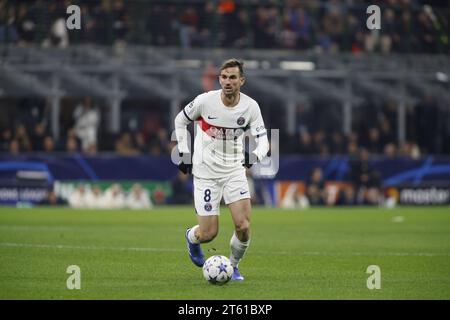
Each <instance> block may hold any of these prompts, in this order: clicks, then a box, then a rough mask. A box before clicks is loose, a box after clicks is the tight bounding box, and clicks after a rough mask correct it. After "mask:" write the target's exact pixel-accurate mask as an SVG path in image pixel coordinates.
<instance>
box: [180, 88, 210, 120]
mask: <svg viewBox="0 0 450 320" xmlns="http://www.w3.org/2000/svg"><path fill="white" fill-rule="evenodd" d="M204 97H205V94H200V95H198V96H197V97H195V99H194V100H192V101H191V102H189V103H188V104H187V105H186V106H185V107H184V108H183V113H184V116H185V117H186V118H187V119H188V120H189V121H195V120H197V119H198V118H200V117H201V114H202V107H203V100H204Z"/></svg>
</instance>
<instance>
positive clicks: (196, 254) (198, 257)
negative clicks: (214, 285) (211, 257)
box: [185, 229, 205, 267]
mask: <svg viewBox="0 0 450 320" xmlns="http://www.w3.org/2000/svg"><path fill="white" fill-rule="evenodd" d="M190 230H191V229H187V230H186V233H185V238H186V242H187V247H188V251H189V258H191V260H192V262H193V263H194V264H195V265H196V266H197V267H203V264H204V263H205V257H204V255H203V252H202V248H201V247H200V244H196V243H191V242H190V241H189V238H188V233H189V231H190Z"/></svg>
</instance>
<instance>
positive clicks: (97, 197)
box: [85, 186, 105, 209]
mask: <svg viewBox="0 0 450 320" xmlns="http://www.w3.org/2000/svg"><path fill="white" fill-rule="evenodd" d="M85 206H86V208H88V209H101V208H104V207H105V199H104V195H103V191H102V189H100V187H99V186H94V187H93V188H92V191H91V192H89V193H87V194H86V199H85Z"/></svg>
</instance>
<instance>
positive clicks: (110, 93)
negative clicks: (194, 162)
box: [0, 0, 450, 206]
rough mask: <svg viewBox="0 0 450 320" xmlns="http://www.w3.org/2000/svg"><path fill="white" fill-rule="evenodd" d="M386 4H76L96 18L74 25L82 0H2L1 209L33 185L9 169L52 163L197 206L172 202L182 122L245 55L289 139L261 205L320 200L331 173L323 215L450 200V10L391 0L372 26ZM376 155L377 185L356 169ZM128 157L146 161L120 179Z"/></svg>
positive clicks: (250, 85) (60, 172)
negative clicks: (393, 202)
mask: <svg viewBox="0 0 450 320" xmlns="http://www.w3.org/2000/svg"><path fill="white" fill-rule="evenodd" d="M381 3H382V2H381V1H363V0H361V1H357V0H354V1H336V0H335V1H317V0H309V1H296V0H290V1H233V0H221V1H206V0H205V1H202V0H189V1H175V0H173V1H138V0H134V1H127V2H126V4H125V2H124V1H122V0H114V1H108V0H102V1H71V2H70V4H78V5H79V6H80V8H81V15H82V17H83V19H82V26H81V29H80V30H68V29H66V28H64V26H63V27H61V23H62V22H64V21H65V19H66V18H67V16H68V14H67V13H66V8H67V6H68V5H69V2H68V1H13V2H11V1H6V0H0V131H1V136H0V148H1V150H0V152H1V156H0V161H1V166H0V168H1V173H2V178H1V179H0V180H1V184H2V185H1V186H0V188H2V187H3V189H5V190H4V194H5V196H4V199H6V200H2V199H3V198H0V202H2V203H11V202H14V201H18V200H17V199H18V198H17V197H18V196H17V197H15V198H14V197H13V195H14V194H13V193H11V192H9V191H10V189H11V188H19V187H20V188H22V189H23V188H26V186H25V187H24V186H23V185H22V184H19V183H18V182H17V181H19V180H20V181H22V180H23V179H22V180H21V179H18V178H17V175H18V174H19V172H22V171H23V170H22V169H17V170H16V169H12V168H15V167H14V166H6V165H5V164H7V163H14V164H17V163H19V164H23V163H24V162H25V163H28V162H31V161H35V160H36V161H37V162H38V163H40V164H43V165H45V166H47V167H48V168H50V169H49V171H48V173H49V174H51V175H52V177H54V178H55V180H56V182H57V183H73V185H72V186H73V187H75V185H76V182H77V181H79V180H83V181H88V182H89V183H91V184H94V183H97V182H99V181H100V182H103V181H108V183H109V184H108V183H106V182H105V183H106V184H105V185H104V186H103V187H104V189H106V188H107V187H109V186H110V185H111V184H112V183H113V182H117V181H127V183H129V185H127V188H128V189H127V190H129V188H131V185H132V182H130V181H140V182H143V183H144V184H143V185H144V187H146V188H147V190H149V191H150V193H151V199H152V202H153V203H154V204H156V205H157V204H163V203H171V202H180V203H185V202H186V201H187V200H186V198H185V197H178V199H177V197H172V187H171V181H175V178H176V176H177V172H176V168H175V167H174V166H173V164H172V163H171V161H170V155H171V152H172V150H173V147H174V145H175V142H174V141H173V139H172V136H171V133H172V129H173V128H172V126H173V118H174V117H175V115H176V114H177V112H178V111H179V110H180V108H181V107H183V106H184V105H186V104H187V103H189V100H188V99H190V97H192V96H194V95H195V94H198V93H199V92H202V91H207V90H212V89H216V88H218V83H217V81H216V80H215V77H216V73H217V70H216V67H217V66H218V65H219V64H220V62H221V61H223V60H225V59H227V58H229V57H239V58H240V59H243V60H244V61H245V66H246V70H247V74H246V76H247V78H248V82H247V84H246V85H245V87H244V92H247V93H249V94H250V95H251V96H255V97H258V100H259V101H260V106H261V110H262V112H263V115H264V117H265V121H266V125H267V127H268V128H269V129H278V130H279V134H280V138H279V140H280V141H279V149H280V153H281V156H280V170H279V172H278V174H277V175H276V176H275V177H273V178H272V179H267V180H266V179H262V178H261V177H257V176H255V177H254V178H255V192H256V194H257V197H256V199H258V202H259V203H260V204H264V205H269V206H280V205H281V204H282V203H283V201H284V203H288V202H289V203H291V205H292V203H294V204H295V203H297V204H298V205H299V206H304V205H305V201H303V200H301V199H303V198H302V197H303V196H305V195H308V193H309V192H308V190H311V188H310V187H311V185H310V183H309V180H308V177H309V174H310V173H311V172H312V170H313V168H315V167H318V168H320V169H321V170H322V175H323V179H324V181H323V183H322V184H321V185H322V187H323V190H324V191H323V195H322V198H321V200H320V201H319V200H318V201H317V202H316V201H315V200H314V201H311V200H313V199H312V198H314V199H316V196H312V195H309V197H308V200H309V201H308V203H309V204H310V205H314V204H316V203H317V204H321V205H338V204H371V205H379V204H381V203H384V201H385V199H386V198H388V197H387V196H386V194H387V193H389V195H392V194H396V193H395V192H393V191H392V190H391V189H389V192H387V190H388V188H393V187H395V188H397V191H398V197H397V198H398V199H397V200H398V201H399V202H401V203H403V202H405V203H408V201H416V200H417V199H416V198H417V197H419V198H420V195H419V196H417V197H415V196H411V194H413V193H414V192H418V191H416V190H418V188H426V190H428V191H427V192H434V191H436V190H435V189H436V188H438V189H437V191H436V192H437V193H439V192H441V191H442V192H447V193H449V194H450V186H449V185H448V181H450V179H449V178H448V175H449V171H450V169H449V166H450V160H449V156H448V155H449V154H450V125H449V123H450V108H449V106H450V90H449V89H450V88H449V82H448V75H449V74H450V59H449V51H450V44H449V34H450V32H449V30H450V29H449V25H448V15H449V13H450V11H449V5H448V1H436V2H433V6H430V5H427V3H428V2H427V1H419V0H417V1H414V0H411V1H399V0H391V1H389V3H388V4H386V3H384V2H383V6H382V7H383V12H382V14H383V15H382V29H381V30H368V29H367V28H366V26H365V20H366V18H367V14H366V12H365V10H366V8H367V6H368V5H369V4H380V5H381ZM84 105H89V107H83V106H84ZM83 108H87V109H89V110H90V112H91V113H90V114H91V115H92V116H91V117H90V118H89V117H87V116H86V117H84V118H83V112H82V109H83ZM89 119H91V120H92V121H90V120H89ZM83 121H84V122H85V123H84V124H83ZM86 123H87V124H88V125H90V126H91V127H90V129H89V130H86V127H85V126H84V125H85V124H86ZM80 128H81V129H80ZM362 150H366V151H367V152H368V163H369V164H370V166H371V167H373V168H374V170H375V171H376V172H377V174H378V176H379V177H378V182H377V183H376V185H371V187H373V188H374V189H373V190H377V191H372V192H367V190H361V181H360V180H355V179H356V178H354V176H353V175H352V172H353V168H354V167H355V166H356V165H355V163H356V162H357V158H358V157H359V155H360V153H361V151H362ZM130 159H132V160H130ZM124 161H133V162H134V163H135V164H136V166H134V167H133V168H130V169H127V170H123V169H122V170H117V169H118V168H120V167H121V166H122V165H123V163H124ZM153 166H155V167H153ZM16 167H17V168H21V167H20V166H16ZM62 168H64V169H62ZM127 168H129V166H127ZM154 168H157V170H155V169H154ZM360 169H361V164H360ZM14 170H15V171H14ZM32 171H33V170H32ZM33 172H34V171H33ZM14 179H15V180H16V182H14V183H12V182H11V181H12V180H14ZM8 181H9V182H8ZM49 181H50V182H48V185H47V186H44V187H43V186H42V184H38V185H37V186H35V187H36V188H44V189H45V190H53V189H55V187H54V186H55V182H54V181H53V180H49ZM289 181H291V182H292V183H294V182H295V183H298V182H300V183H301V184H303V187H302V188H298V190H299V192H300V195H298V196H296V197H297V198H296V200H295V201H294V200H292V199H291V200H289V201H288V200H286V199H284V198H283V197H285V191H283V192H281V191H277V190H278V189H280V190H281V189H283V190H285V189H286V190H288V189H289V186H288V185H286V186H284V187H283V188H279V184H283V185H284V184H289V183H290V182H289ZM179 183H180V184H182V183H181V182H179ZM59 186H61V185H59ZM8 188H10V189H8ZM179 188H180V190H185V189H183V186H182V185H180V186H179ZM433 188H434V189H433ZM22 189H21V190H22ZM369 189H371V188H369ZM403 189H405V190H407V191H405V192H404V193H405V194H407V196H404V199H407V200H404V201H403V200H402V199H403V198H402V190H403ZM8 190H9V191H8ZM17 190H19V189H17ZM17 190H16V191H17ZM55 190H57V194H58V196H60V197H62V198H64V199H63V200H68V197H67V195H66V194H65V193H64V192H63V191H62V190H64V188H63V187H62V188H56V189H55ZM289 190H294V188H291V189H289ZM295 190H297V189H295ZM433 190H434V191H433ZM8 192H9V193H8ZM19 194H20V192H18V191H17V195H19ZM362 194H363V195H362ZM8 195H9V196H10V197H9V198H8ZM294 195H295V192H294V193H293V196H294ZM36 197H37V198H39V199H41V198H42V199H41V200H42V201H44V202H45V199H47V196H46V194H43V193H37V195H36ZM36 197H35V198H32V200H33V199H34V200H33V202H39V201H38V200H36V199H37V198H36ZM430 197H431V198H433V196H430ZM436 197H437V198H439V199H441V198H440V197H439V196H436ZM444 198H445V197H444ZM12 199H16V200H12ZM411 199H413V200H411ZM414 199H416V200H414ZM427 199H428V198H427ZM446 199H447V200H442V201H444V202H445V201H450V197H448V198H446ZM417 201H419V200H417ZM427 201H428V200H427ZM419 202H420V201H419ZM437 202H438V203H439V201H437ZM430 203H432V201H431V200H430Z"/></svg>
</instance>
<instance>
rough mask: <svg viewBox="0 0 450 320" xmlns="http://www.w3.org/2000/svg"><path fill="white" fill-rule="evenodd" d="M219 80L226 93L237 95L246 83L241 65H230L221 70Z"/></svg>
mask: <svg viewBox="0 0 450 320" xmlns="http://www.w3.org/2000/svg"><path fill="white" fill-rule="evenodd" d="M219 82H220V86H221V87H222V90H223V92H224V93H225V95H227V96H228V95H235V94H236V93H238V92H239V90H240V89H241V86H242V85H243V84H244V82H245V78H244V77H242V76H241V74H240V72H239V67H230V68H226V69H223V70H222V71H221V72H220V76H219Z"/></svg>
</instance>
